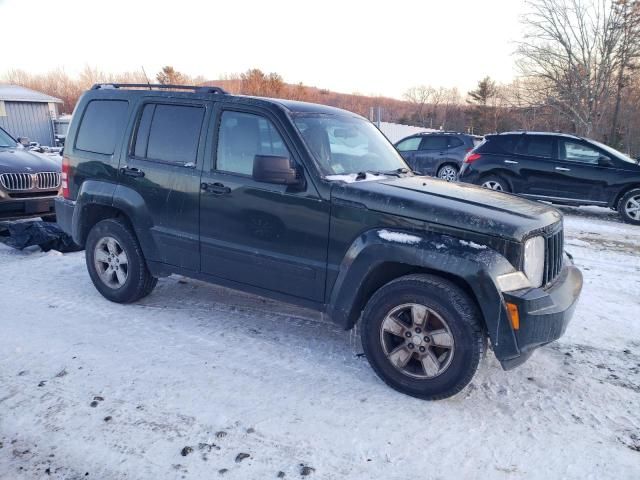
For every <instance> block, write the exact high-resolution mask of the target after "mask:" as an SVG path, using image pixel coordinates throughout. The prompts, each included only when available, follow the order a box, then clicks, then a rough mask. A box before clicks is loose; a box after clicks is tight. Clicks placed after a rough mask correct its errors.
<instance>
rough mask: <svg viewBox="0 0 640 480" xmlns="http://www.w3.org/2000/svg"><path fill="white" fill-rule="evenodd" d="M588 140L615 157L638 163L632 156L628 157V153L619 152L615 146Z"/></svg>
mask: <svg viewBox="0 0 640 480" xmlns="http://www.w3.org/2000/svg"><path fill="white" fill-rule="evenodd" d="M589 141H590V142H591V143H593V144H594V145H597V146H598V147H600V148H601V149H603V150H604V151H606V152H607V153H609V154H611V155H613V156H614V157H616V158H617V159H619V160H622V161H623V162H628V163H638V162H637V161H636V160H634V159H633V158H631V157H629V156H628V155H625V154H624V153H622V152H619V151H618V150H616V149H615V148H611V147H610V146H608V145H605V144H604V143H600V142H596V141H595V140H589Z"/></svg>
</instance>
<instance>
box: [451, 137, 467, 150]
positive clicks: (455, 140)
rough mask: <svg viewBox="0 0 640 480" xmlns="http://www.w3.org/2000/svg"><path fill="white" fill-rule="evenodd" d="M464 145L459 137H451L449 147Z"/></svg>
mask: <svg viewBox="0 0 640 480" xmlns="http://www.w3.org/2000/svg"><path fill="white" fill-rule="evenodd" d="M462 145H464V142H463V141H462V140H460V139H459V138H458V137H451V138H449V148H456V147H461V146H462Z"/></svg>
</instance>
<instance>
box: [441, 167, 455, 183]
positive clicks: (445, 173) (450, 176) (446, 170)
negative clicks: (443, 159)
mask: <svg viewBox="0 0 640 480" xmlns="http://www.w3.org/2000/svg"><path fill="white" fill-rule="evenodd" d="M438 178H440V179H442V180H446V181H447V182H454V181H455V180H456V179H457V178H458V171H457V170H456V169H455V168H454V167H452V166H451V165H445V166H444V167H442V168H441V169H440V171H439V172H438Z"/></svg>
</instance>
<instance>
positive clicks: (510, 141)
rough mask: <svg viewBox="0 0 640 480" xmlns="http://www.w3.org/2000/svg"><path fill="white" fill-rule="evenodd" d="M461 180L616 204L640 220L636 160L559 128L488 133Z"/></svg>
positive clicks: (563, 200) (571, 201)
mask: <svg viewBox="0 0 640 480" xmlns="http://www.w3.org/2000/svg"><path fill="white" fill-rule="evenodd" d="M460 181H462V182H468V183H475V184H477V185H482V186H484V187H486V188H490V189H492V190H499V191H504V192H513V193H517V194H519V195H523V196H525V197H529V198H533V199H536V200H543V201H547V202H551V203H555V204H561V205H597V206H602V207H610V208H612V209H614V210H617V211H618V212H619V213H620V216H621V217H622V219H623V220H624V221H625V222H628V223H633V224H635V225H640V165H638V160H634V159H632V158H630V157H628V156H626V155H625V154H623V153H621V152H619V151H617V150H614V149H613V148H611V147H608V146H607V145H604V144H602V143H599V142H596V141H594V140H589V139H586V138H580V137H575V136H573V135H565V134H559V133H537V132H516V133H501V134H499V135H487V137H486V139H485V142H484V143H482V144H481V145H479V146H478V147H477V148H476V149H475V150H473V152H471V153H470V154H469V155H468V156H467V158H466V159H465V164H464V166H463V168H462V171H461V173H460Z"/></svg>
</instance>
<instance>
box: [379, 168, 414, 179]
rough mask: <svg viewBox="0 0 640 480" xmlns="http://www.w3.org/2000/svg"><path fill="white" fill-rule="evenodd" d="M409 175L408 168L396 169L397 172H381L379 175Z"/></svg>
mask: <svg viewBox="0 0 640 480" xmlns="http://www.w3.org/2000/svg"><path fill="white" fill-rule="evenodd" d="M407 173H409V169H408V168H404V167H401V168H396V169H395V170H389V171H388V172H379V175H391V176H393V177H401V176H402V175H406V174H407Z"/></svg>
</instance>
